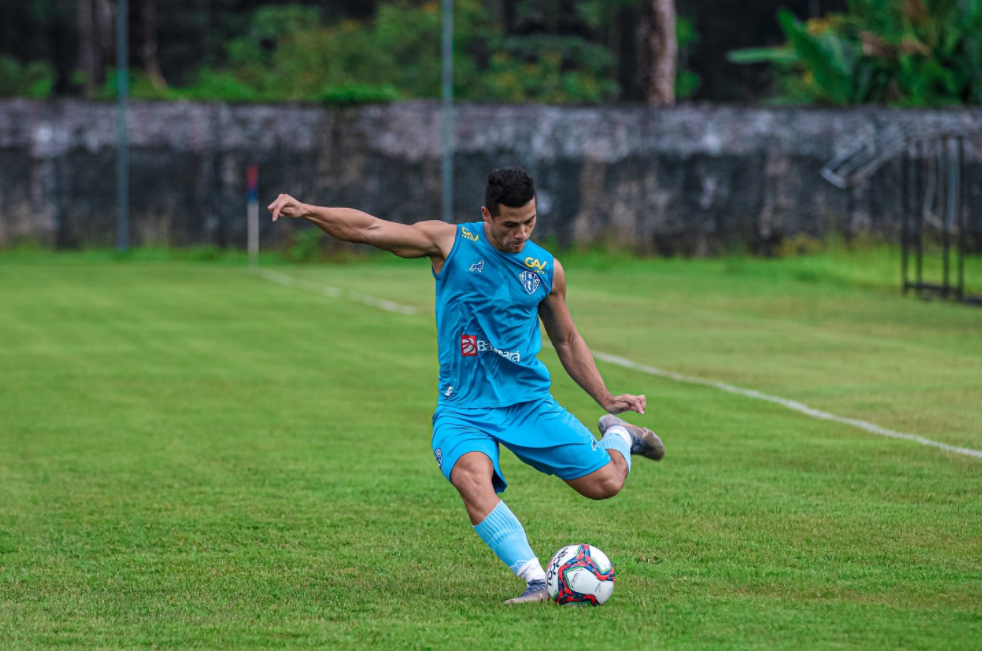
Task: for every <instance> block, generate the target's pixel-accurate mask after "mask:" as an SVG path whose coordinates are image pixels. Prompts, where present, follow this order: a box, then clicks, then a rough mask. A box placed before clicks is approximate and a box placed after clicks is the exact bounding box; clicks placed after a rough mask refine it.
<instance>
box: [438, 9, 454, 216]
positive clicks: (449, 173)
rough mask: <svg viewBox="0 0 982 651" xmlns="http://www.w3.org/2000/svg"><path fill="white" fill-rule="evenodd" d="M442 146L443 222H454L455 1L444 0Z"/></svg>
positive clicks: (441, 107)
mask: <svg viewBox="0 0 982 651" xmlns="http://www.w3.org/2000/svg"><path fill="white" fill-rule="evenodd" d="M440 144H441V147H442V150H443V165H442V174H441V180H442V184H441V187H442V190H443V196H442V199H443V200H442V210H441V215H442V218H443V221H445V222H448V223H449V222H453V220H454V215H453V195H454V179H453V159H454V115H453V0H443V102H442V104H441V106H440Z"/></svg>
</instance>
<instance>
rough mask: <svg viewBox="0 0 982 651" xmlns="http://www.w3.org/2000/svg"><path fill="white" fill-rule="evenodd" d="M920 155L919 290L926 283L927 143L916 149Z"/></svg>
mask: <svg viewBox="0 0 982 651" xmlns="http://www.w3.org/2000/svg"><path fill="white" fill-rule="evenodd" d="M915 151H916V152H917V153H918V155H919V157H920V159H921V160H920V167H919V171H920V172H921V173H920V174H918V175H917V199H918V201H917V214H916V215H915V219H916V221H915V222H914V223H915V224H917V260H916V265H917V285H916V286H915V287H916V289H917V291H918V292H920V291H921V285H923V284H924V213H925V211H926V206H925V204H926V203H927V200H928V197H927V184H928V183H929V181H928V178H927V177H928V174H929V173H930V170H929V169H928V166H927V157H928V155H929V154H930V152H929V151H928V146H927V143H920V146H918V147H917V149H915Z"/></svg>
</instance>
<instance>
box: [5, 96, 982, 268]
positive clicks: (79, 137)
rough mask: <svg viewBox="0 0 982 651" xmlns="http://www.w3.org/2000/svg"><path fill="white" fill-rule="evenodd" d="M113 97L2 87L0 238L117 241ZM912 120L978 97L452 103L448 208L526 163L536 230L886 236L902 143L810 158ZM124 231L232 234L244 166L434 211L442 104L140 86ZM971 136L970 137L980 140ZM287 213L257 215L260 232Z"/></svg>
mask: <svg viewBox="0 0 982 651" xmlns="http://www.w3.org/2000/svg"><path fill="white" fill-rule="evenodd" d="M114 120H115V114H114V107H113V106H112V105H107V104H101V103H94V102H83V101H71V100H64V101H55V102H32V101H26V100H10V101H3V102H0V246H11V245H14V244H17V243H19V242H24V241H32V242H39V243H42V244H47V245H54V246H58V247H77V246H85V247H110V246H112V245H113V243H114V237H115V220H116V214H115V213H116V209H115V205H116V204H115V201H116V199H115V196H116V195H115V152H114V134H115V131H114V125H115V122H114ZM922 129H948V130H959V131H968V132H973V133H982V110H979V109H973V110H957V111H956V110H951V111H904V110H889V109H880V108H863V109H856V110H849V111H843V110H832V109H804V108H738V107H709V106H682V107H678V108H675V109H671V110H654V109H647V108H642V107H630V106H628V107H613V106H603V107H586V108H569V107H564V108H560V107H548V106H487V105H467V104H464V105H459V106H458V107H457V113H456V135H457V155H456V159H455V174H456V179H457V184H456V189H455V197H454V208H455V216H456V219H457V220H458V221H467V220H472V219H478V218H479V210H480V207H481V204H482V203H483V195H484V182H485V178H486V176H487V173H488V172H489V171H490V170H491V169H493V168H495V167H501V166H504V165H510V164H519V165H522V166H524V167H525V168H526V169H528V170H529V172H530V173H531V174H532V175H533V176H534V177H535V179H536V185H537V189H538V206H539V215H540V221H539V227H538V228H539V233H538V237H540V238H541V237H544V236H546V235H551V236H554V237H556V238H557V239H558V241H559V242H560V243H561V244H563V245H567V244H570V243H573V242H576V243H591V242H597V241H604V242H608V243H614V244H617V245H621V246H630V247H631V248H634V249H637V250H640V251H657V252H661V253H682V254H696V255H702V254H712V253H714V252H716V251H718V250H720V249H724V248H727V247H733V246H737V247H744V248H749V249H751V250H763V249H766V248H767V247H768V246H771V245H773V244H774V243H776V242H779V241H780V240H781V239H782V238H784V237H787V236H789V235H793V234H797V233H806V234H809V235H811V236H815V237H822V236H825V235H828V234H832V233H835V234H845V235H846V236H849V235H852V234H857V233H869V234H873V235H878V236H882V237H886V238H891V239H895V238H896V236H897V233H898V229H899V215H900V206H901V204H900V192H899V190H898V184H899V180H900V163H899V162H894V163H891V164H888V165H887V166H886V167H885V168H884V169H881V170H880V171H879V172H878V173H877V174H876V175H874V176H873V177H872V179H871V180H870V182H868V183H866V184H864V185H862V186H860V187H857V188H855V189H852V190H840V189H837V188H835V187H834V186H832V185H831V184H829V183H828V182H826V181H825V180H823V179H822V178H821V177H820V176H819V170H820V168H821V167H822V165H823V164H824V163H825V162H826V161H827V160H828V159H829V158H831V157H832V156H833V155H834V154H835V153H837V152H839V151H841V150H842V149H843V148H848V147H849V146H851V145H853V144H854V143H855V142H856V141H857V139H858V138H859V137H873V138H886V139H889V138H890V137H900V136H901V135H903V134H905V133H910V132H912V131H915V130H922ZM129 131H130V137H131V143H132V150H131V153H130V161H131V172H130V174H131V224H132V236H131V240H132V242H133V243H134V244H136V245H141V244H144V245H195V244H217V245H219V246H231V247H243V246H244V244H245V214H246V207H245V200H246V192H245V169H246V165H247V164H248V163H249V162H250V161H255V162H257V163H258V165H259V176H260V200H261V201H262V202H267V201H269V200H271V199H272V198H274V197H275V196H276V194H277V193H278V192H288V193H291V194H294V195H295V196H297V197H298V198H301V199H302V200H304V201H307V202H311V203H318V204H324V205H344V206H351V207H356V208H360V209H362V210H365V211H368V212H370V213H372V214H374V215H377V216H379V217H382V218H385V219H390V220H395V221H401V222H413V221H417V220H421V219H438V218H439V215H440V141H439V104H438V103H436V102H429V101H417V102H405V103H399V104H392V105H387V106H369V107H361V108H357V109H345V110H327V109H323V108H319V107H311V106H295V105H281V106H229V105H222V104H194V103H184V102H182V103H135V104H134V105H133V106H132V109H131V113H130V116H129ZM976 142H977V141H976ZM966 160H967V162H966V167H965V170H966V173H965V174H966V176H965V182H966V183H967V184H968V185H967V187H966V190H967V191H966V195H967V197H968V200H969V208H968V209H969V211H970V213H971V214H972V215H973V219H975V220H976V222H977V221H978V218H979V217H978V216H979V214H980V213H982V145H979V144H974V145H970V146H969V147H968V150H967V159H966ZM294 226H295V225H294V224H285V225H281V224H275V225H274V224H271V223H269V222H267V221H266V220H263V223H262V231H261V236H262V239H263V243H264V246H267V245H276V244H277V243H282V242H283V241H284V239H289V238H290V237H291V230H292V228H293V227H294Z"/></svg>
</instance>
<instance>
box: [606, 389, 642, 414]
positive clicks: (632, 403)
mask: <svg viewBox="0 0 982 651" xmlns="http://www.w3.org/2000/svg"><path fill="white" fill-rule="evenodd" d="M647 403H648V400H647V398H645V397H644V396H643V395H640V396H632V395H631V394H630V393H622V394H621V395H619V396H611V397H610V398H608V399H607V401H606V404H604V405H603V408H604V409H606V410H607V412H608V413H611V414H619V413H621V412H625V411H636V412H638V413H639V414H643V413H644V408H645V405H646V404H647Z"/></svg>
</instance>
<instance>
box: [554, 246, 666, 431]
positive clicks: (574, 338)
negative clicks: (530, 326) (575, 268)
mask: <svg viewBox="0 0 982 651" xmlns="http://www.w3.org/2000/svg"><path fill="white" fill-rule="evenodd" d="M554 264H555V268H554V270H553V276H552V278H553V280H552V291H551V292H550V293H549V296H547V297H546V299H545V300H544V301H542V303H540V304H539V318H540V319H542V324H543V325H544V326H545V327H546V334H548V335H549V340H550V341H551V342H552V345H553V346H554V347H555V348H556V353H558V354H559V361H560V362H562V364H563V368H565V369H566V372H567V373H569V376H570V377H571V378H573V380H574V381H575V382H576V383H577V384H578V385H580V387H581V388H582V389H583V390H584V391H586V392H587V393H588V394H589V395H590V397H591V398H593V399H594V400H596V401H597V403H598V404H599V405H600V406H601V407H603V408H604V409H606V410H607V411H608V412H609V413H611V414H619V413H621V412H623V411H636V412H638V413H639V414H643V413H644V408H645V404H646V402H647V401H646V399H645V397H644V396H643V395H640V396H635V395H631V394H629V393H625V394H621V395H619V396H615V395H612V394H611V393H610V391H608V390H607V385H606V384H604V380H603V378H602V377H601V376H600V371H599V370H598V369H597V363H596V362H595V361H594V360H593V353H592V352H590V347H589V346H587V345H586V341H584V340H583V337H582V336H581V335H580V332H579V331H578V330H577V329H576V325H575V324H574V323H573V316H572V315H571V314H570V313H569V306H568V305H566V271H565V270H564V269H563V266H562V265H561V264H559V260H555V261H554Z"/></svg>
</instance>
